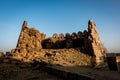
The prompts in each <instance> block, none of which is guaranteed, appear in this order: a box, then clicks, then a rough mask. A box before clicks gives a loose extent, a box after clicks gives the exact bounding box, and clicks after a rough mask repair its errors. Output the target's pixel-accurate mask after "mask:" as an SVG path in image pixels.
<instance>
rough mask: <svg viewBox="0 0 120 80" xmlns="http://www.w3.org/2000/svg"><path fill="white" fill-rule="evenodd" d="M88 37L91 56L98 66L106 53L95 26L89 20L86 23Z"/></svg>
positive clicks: (102, 61)
mask: <svg viewBox="0 0 120 80" xmlns="http://www.w3.org/2000/svg"><path fill="white" fill-rule="evenodd" d="M88 35H89V36H88V40H89V42H90V44H89V45H91V47H92V48H91V49H92V50H93V54H94V55H95V57H96V64H97V65H100V64H101V63H104V57H105V56H106V53H105V48H104V47H103V45H102V43H101V41H100V37H99V34H98V31H97V28H96V24H95V23H94V22H93V21H92V20H89V22H88Z"/></svg>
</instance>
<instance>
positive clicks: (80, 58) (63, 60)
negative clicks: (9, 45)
mask: <svg viewBox="0 0 120 80" xmlns="http://www.w3.org/2000/svg"><path fill="white" fill-rule="evenodd" d="M13 58H14V59H17V60H20V61H22V62H32V61H33V60H35V61H38V62H41V61H43V62H46V63H48V64H53V65H62V66H77V65H78V66H91V65H92V64H91V61H92V59H93V57H91V56H89V55H87V54H84V53H81V52H80V50H79V48H71V49H41V50H40V51H35V52H30V53H27V54H24V53H18V54H13ZM93 61H94V60H93Z"/></svg>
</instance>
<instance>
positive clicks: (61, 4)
mask: <svg viewBox="0 0 120 80" xmlns="http://www.w3.org/2000/svg"><path fill="white" fill-rule="evenodd" d="M89 19H92V20H93V21H94V22H95V23H96V25H97V28H98V31H99V35H100V38H101V41H102V43H103V44H104V46H105V47H106V48H107V50H108V52H120V43H119V41H120V36H119V35H120V0H0V51H4V52H5V51H9V50H11V49H13V48H15V47H16V44H17V40H18V37H19V34H20V30H21V27H22V23H23V21H24V20H26V21H28V23H29V24H28V26H30V27H35V28H36V29H38V30H39V31H40V32H45V33H46V34H47V37H49V36H52V34H53V33H67V32H69V33H72V32H78V31H83V30H85V29H87V27H88V20H89Z"/></svg>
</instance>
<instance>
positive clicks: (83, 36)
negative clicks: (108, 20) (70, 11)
mask: <svg viewBox="0 0 120 80" xmlns="http://www.w3.org/2000/svg"><path fill="white" fill-rule="evenodd" d="M45 36H46V35H45V34H44V33H40V32H39V31H38V30H36V29H34V28H28V27H27V22H26V21H24V23H23V26H22V30H21V33H20V36H19V39H18V43H17V46H16V49H13V50H12V51H11V53H17V54H14V55H13V56H14V57H15V58H18V59H19V60H23V61H24V62H29V61H32V60H34V59H38V60H39V61H41V60H44V61H46V62H48V63H55V64H61V63H63V64H71V63H72V64H78V65H83V63H84V65H91V64H92V65H96V66H101V65H100V64H102V65H104V61H105V59H104V58H105V56H106V53H105V48H104V47H103V45H102V43H101V41H100V37H99V34H98V31H97V27H96V25H95V23H94V22H93V21H92V20H89V22H88V30H84V31H83V32H81V31H79V32H78V33H75V32H73V33H72V34H70V33H66V34H65V35H64V34H62V33H61V34H57V33H55V34H53V36H52V37H49V38H45ZM46 49H47V51H46ZM53 49H54V50H55V51H54V50H53ZM57 49H58V50H57ZM59 49H60V50H59ZM76 49H77V51H76ZM78 49H79V50H78ZM75 52H76V53H75ZM19 53H21V54H19ZM28 53H29V54H28ZM72 53H73V54H74V53H75V55H77V56H78V57H79V58H80V59H78V61H76V60H77V57H76V56H75V55H73V54H72ZM68 54H69V55H68ZM82 54H84V55H86V56H87V57H83V55H82ZM63 55H64V56H63ZM71 55H73V56H71ZM56 56H57V57H56ZM58 56H59V57H58ZM65 56H66V57H65ZM69 56H70V57H69ZM88 56H89V57H88ZM74 57H75V58H74ZM91 57H92V58H91ZM60 61H63V62H60ZM95 63H96V64H95Z"/></svg>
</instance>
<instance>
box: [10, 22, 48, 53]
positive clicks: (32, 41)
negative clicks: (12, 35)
mask: <svg viewBox="0 0 120 80" xmlns="http://www.w3.org/2000/svg"><path fill="white" fill-rule="evenodd" d="M45 36H46V35H45V34H43V33H40V32H39V31H38V30H36V29H34V28H28V27H27V22H26V21H24V23H23V26H22V30H21V33H20V36H19V39H18V43H17V46H16V49H15V50H12V52H15V53H24V54H25V53H30V52H32V51H39V50H40V49H41V48H42V46H41V41H42V40H43V39H44V38H45Z"/></svg>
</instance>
